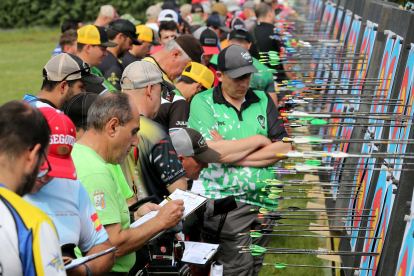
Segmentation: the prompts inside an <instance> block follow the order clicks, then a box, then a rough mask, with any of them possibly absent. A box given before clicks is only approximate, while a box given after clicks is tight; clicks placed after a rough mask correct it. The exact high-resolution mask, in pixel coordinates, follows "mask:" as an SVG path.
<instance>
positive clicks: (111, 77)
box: [108, 72, 119, 85]
mask: <svg viewBox="0 0 414 276" xmlns="http://www.w3.org/2000/svg"><path fill="white" fill-rule="evenodd" d="M108 81H109V82H110V83H112V84H113V85H115V84H116V83H117V82H118V81H119V78H118V77H117V76H116V75H115V72H112V73H111V76H110V77H109V78H108Z"/></svg>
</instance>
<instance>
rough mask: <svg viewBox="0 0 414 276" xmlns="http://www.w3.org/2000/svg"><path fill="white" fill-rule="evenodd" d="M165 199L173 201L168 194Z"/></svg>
mask: <svg viewBox="0 0 414 276" xmlns="http://www.w3.org/2000/svg"><path fill="white" fill-rule="evenodd" d="M164 199H166V200H168V201H172V199H171V198H169V197H168V196H164Z"/></svg>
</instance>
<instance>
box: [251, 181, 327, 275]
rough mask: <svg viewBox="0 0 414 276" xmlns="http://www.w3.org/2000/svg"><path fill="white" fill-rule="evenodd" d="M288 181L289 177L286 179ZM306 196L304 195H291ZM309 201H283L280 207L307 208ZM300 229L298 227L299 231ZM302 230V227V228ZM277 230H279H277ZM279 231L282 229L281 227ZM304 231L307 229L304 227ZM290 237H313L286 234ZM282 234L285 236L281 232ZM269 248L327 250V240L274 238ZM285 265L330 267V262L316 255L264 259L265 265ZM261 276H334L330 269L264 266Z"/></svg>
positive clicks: (280, 256)
mask: <svg viewBox="0 0 414 276" xmlns="http://www.w3.org/2000/svg"><path fill="white" fill-rule="evenodd" d="M289 178H290V179H295V178H298V177H297V176H291V177H289ZM284 179H286V180H288V177H284ZM289 195H292V196H293V195H295V196H296V195H297V196H304V194H289ZM308 201H309V200H303V199H296V200H295V199H291V200H286V201H284V200H282V201H281V203H280V205H279V206H280V207H289V206H297V207H302V208H305V207H306V204H307V202H308ZM276 222H281V223H284V224H305V225H309V223H311V222H313V223H316V221H315V220H288V219H286V220H280V221H276ZM294 228H295V227H283V229H294ZM297 228H298V227H296V229H297ZM301 228H302V227H301ZM276 229H277V228H276ZM279 229H282V228H280V227H279ZM302 229H306V227H303V228H302ZM285 233H286V234H289V235H313V234H314V233H311V232H285ZM280 234H284V233H283V232H281V233H280ZM269 247H277V248H305V249H318V248H319V247H324V248H326V239H325V238H284V237H273V238H272V240H271V241H270V244H269ZM276 262H279V263H285V264H306V265H329V264H328V263H329V262H328V261H325V260H322V259H319V258H317V257H316V255H273V254H267V255H266V256H265V259H264V263H276ZM259 275H260V276H267V275H289V276H290V275H295V276H321V275H332V271H331V270H330V269H320V268H297V267H288V268H282V269H277V268H275V267H273V266H263V267H262V270H261V271H260V274H259Z"/></svg>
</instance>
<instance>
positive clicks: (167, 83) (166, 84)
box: [162, 80, 175, 90]
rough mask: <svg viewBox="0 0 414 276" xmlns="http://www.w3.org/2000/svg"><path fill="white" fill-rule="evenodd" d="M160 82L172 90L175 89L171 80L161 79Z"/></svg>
mask: <svg viewBox="0 0 414 276" xmlns="http://www.w3.org/2000/svg"><path fill="white" fill-rule="evenodd" d="M162 84H163V85H165V86H167V88H168V89H170V90H174V89H175V86H174V85H173V84H172V83H171V82H168V81H166V80H163V81H162Z"/></svg>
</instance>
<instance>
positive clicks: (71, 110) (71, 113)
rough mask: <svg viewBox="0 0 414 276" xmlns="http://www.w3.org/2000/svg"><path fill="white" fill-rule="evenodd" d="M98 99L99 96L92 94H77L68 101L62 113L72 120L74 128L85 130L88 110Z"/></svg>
mask: <svg viewBox="0 0 414 276" xmlns="http://www.w3.org/2000/svg"><path fill="white" fill-rule="evenodd" d="M98 97H99V95H98V94H94V93H80V94H77V95H75V96H73V97H72V98H71V99H70V100H69V101H68V103H67V104H66V106H65V108H64V109H63V113H65V114H66V115H67V116H68V117H69V118H70V119H71V120H72V122H73V124H74V125H75V126H79V127H83V128H85V129H86V125H87V117H88V110H89V108H90V107H91V105H92V103H93V102H94V101H95V100H96V98H98Z"/></svg>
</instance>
